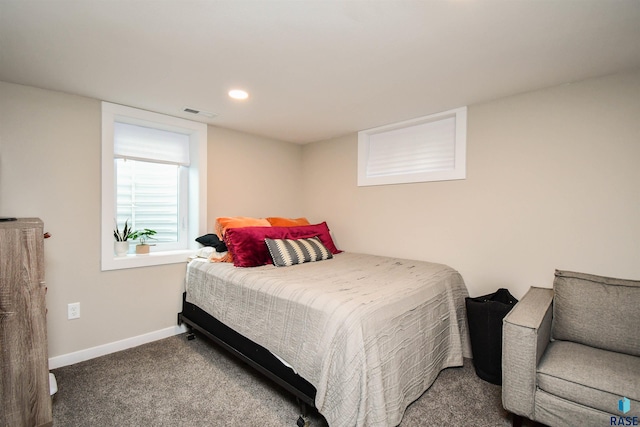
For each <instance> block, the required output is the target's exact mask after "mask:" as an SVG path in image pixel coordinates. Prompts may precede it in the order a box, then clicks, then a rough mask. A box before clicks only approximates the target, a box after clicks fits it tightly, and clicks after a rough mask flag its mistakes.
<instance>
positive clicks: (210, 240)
mask: <svg viewBox="0 0 640 427" xmlns="http://www.w3.org/2000/svg"><path fill="white" fill-rule="evenodd" d="M196 242H198V243H200V244H201V245H203V246H211V247H213V248H215V249H216V251H217V252H226V251H227V246H226V245H225V244H224V242H223V241H221V240H220V238H218V235H217V234H205V235H204V236H200V237H198V238H196Z"/></svg>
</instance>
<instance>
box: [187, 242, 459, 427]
mask: <svg viewBox="0 0 640 427" xmlns="http://www.w3.org/2000/svg"><path fill="white" fill-rule="evenodd" d="M186 290H187V301H188V302H190V303H193V304H195V305H197V306H199V307H200V308H202V309H203V310H205V311H206V312H208V313H209V314H211V315H212V316H214V317H216V318H217V319H218V320H220V321H221V322H223V323H225V324H226V325H228V326H229V327H231V328H233V329H235V330H236V331H238V332H240V333H241V334H243V335H244V336H246V337H248V338H250V339H251V340H253V341H255V342H257V343H258V344H260V345H262V346H263V347H265V348H267V349H269V350H271V351H272V352H273V353H274V354H277V355H278V356H279V357H281V358H283V359H284V360H285V361H286V362H288V363H289V364H290V365H291V366H293V368H294V369H295V370H296V371H297V372H298V373H299V374H300V375H301V376H302V377H304V378H305V379H306V380H307V381H309V382H310V383H311V384H313V385H314V387H315V388H316V390H317V394H316V399H315V405H316V407H317V408H318V410H319V411H320V413H321V414H322V415H324V417H325V418H326V419H327V422H328V423H329V425H330V426H331V427H339V426H345V427H353V426H396V425H398V424H399V423H400V421H401V419H402V416H403V414H404V411H405V409H406V408H407V406H408V405H409V404H410V403H411V402H413V401H414V400H416V399H417V398H418V397H420V395H421V394H422V393H423V392H424V391H425V390H426V389H427V388H428V387H429V386H430V385H431V384H432V383H433V381H434V380H435V378H436V377H437V375H438V373H439V372H440V371H441V370H442V369H444V368H446V367H450V366H461V365H462V363H463V360H462V359H463V355H464V356H465V357H470V356H471V352H470V348H469V343H468V334H467V323H466V314H465V304H464V297H466V296H467V295H468V293H467V289H466V287H465V284H464V281H463V279H462V277H461V276H460V274H459V273H458V272H457V271H455V270H453V269H452V268H450V267H447V266H445V265H442V264H433V263H428V262H422V261H411V260H404V259H396V258H386V257H378V256H372V255H363V254H355V253H346V252H345V253H341V254H338V255H335V256H334V258H333V259H330V260H326V261H320V262H312V263H307V264H302V265H296V266H293V267H274V266H272V265H268V266H262V267H254V268H237V267H234V266H233V265H231V264H226V263H222V264H221V263H203V262H191V263H190V264H189V267H188V270H187V282H186Z"/></svg>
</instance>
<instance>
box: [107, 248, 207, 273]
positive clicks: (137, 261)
mask: <svg viewBox="0 0 640 427" xmlns="http://www.w3.org/2000/svg"><path fill="white" fill-rule="evenodd" d="M195 253H196V249H186V250H179V251H164V252H152V253H149V254H144V255H138V254H128V255H125V256H115V255H110V256H103V258H102V271H108V270H122V269H125V268H137V267H149V266H153V265H164V264H178V263H187V261H189V257H191V256H193V255H195Z"/></svg>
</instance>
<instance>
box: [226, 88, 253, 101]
mask: <svg viewBox="0 0 640 427" xmlns="http://www.w3.org/2000/svg"><path fill="white" fill-rule="evenodd" d="M229 96H230V97H231V98H233V99H247V98H248V97H249V94H248V93H247V92H246V91H244V90H242V89H232V90H230V91H229Z"/></svg>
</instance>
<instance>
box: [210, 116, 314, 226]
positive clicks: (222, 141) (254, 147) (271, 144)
mask: <svg viewBox="0 0 640 427" xmlns="http://www.w3.org/2000/svg"><path fill="white" fill-rule="evenodd" d="M208 134H209V147H208V148H209V152H208V157H209V162H208V168H209V171H208V175H209V176H208V181H207V189H208V193H209V196H208V200H207V204H208V209H207V212H208V215H209V220H208V227H209V229H210V230H213V224H214V222H215V219H216V218H217V217H219V216H251V217H256V218H263V217H268V216H286V217H299V216H302V215H303V212H302V180H301V179H300V176H301V173H302V146H300V145H295V144H291V143H288V142H280V141H274V140H270V139H265V138H261V137H258V136H254V135H248V134H244V133H239V132H234V131H231V130H227V129H222V128H214V127H212V126H209V131H208Z"/></svg>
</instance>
